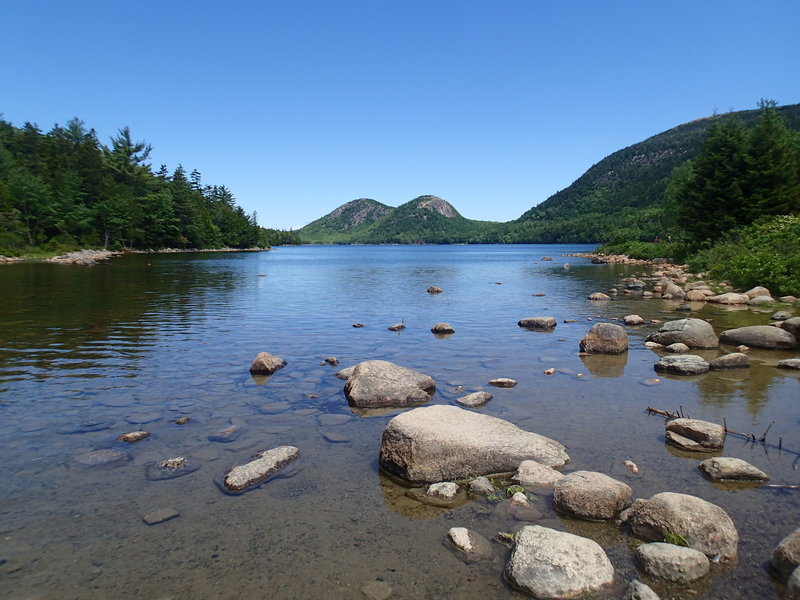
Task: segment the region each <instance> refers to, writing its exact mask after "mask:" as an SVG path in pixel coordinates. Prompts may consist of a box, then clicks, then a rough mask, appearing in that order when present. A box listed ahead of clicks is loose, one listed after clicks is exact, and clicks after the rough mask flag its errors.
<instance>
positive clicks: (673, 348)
mask: <svg viewBox="0 0 800 600" xmlns="http://www.w3.org/2000/svg"><path fill="white" fill-rule="evenodd" d="M664 350H666V351H667V352H672V354H686V353H687V352H689V346H687V345H686V344H684V343H683V342H675V343H674V344H670V345H669V346H665V347H664Z"/></svg>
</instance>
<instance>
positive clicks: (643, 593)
mask: <svg viewBox="0 0 800 600" xmlns="http://www.w3.org/2000/svg"><path fill="white" fill-rule="evenodd" d="M622 600H660V599H659V597H658V594H656V593H655V592H654V591H653V590H651V589H650V587H649V586H647V585H645V584H644V583H642V582H641V581H639V580H638V579H634V580H633V581H631V582H630V583H629V584H628V589H627V590H625V595H624V596H623V597H622Z"/></svg>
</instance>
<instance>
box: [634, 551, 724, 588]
mask: <svg viewBox="0 0 800 600" xmlns="http://www.w3.org/2000/svg"><path fill="white" fill-rule="evenodd" d="M634 554H635V555H636V559H637V560H638V562H639V564H640V565H641V567H642V570H643V571H644V572H645V573H646V574H647V575H648V576H649V577H653V578H655V579H666V580H667V581H672V582H675V583H684V584H685V583H691V582H692V581H696V580H698V579H700V578H701V577H705V576H706V575H707V574H708V571H709V569H710V568H711V564H710V563H709V560H708V557H706V555H705V554H703V553H702V552H700V551H699V550H695V549H694V548H683V547H681V546H675V545H673V544H666V543H664V542H652V543H650V544H642V545H641V546H639V547H638V548H636V550H635V551H634Z"/></svg>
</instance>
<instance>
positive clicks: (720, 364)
mask: <svg viewBox="0 0 800 600" xmlns="http://www.w3.org/2000/svg"><path fill="white" fill-rule="evenodd" d="M708 367H709V369H710V370H712V371H720V370H723V369H747V368H749V367H750V358H749V357H748V356H747V354H745V353H743V352H731V353H730V354H724V355H723V356H718V357H717V358H715V359H713V360H712V361H711V362H709V363H708Z"/></svg>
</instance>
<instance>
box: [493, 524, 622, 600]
mask: <svg viewBox="0 0 800 600" xmlns="http://www.w3.org/2000/svg"><path fill="white" fill-rule="evenodd" d="M505 573H506V578H507V579H508V582H509V583H510V584H511V585H512V587H515V588H517V589H519V590H522V591H524V592H527V593H528V594H531V595H532V596H533V597H534V598H541V599H546V598H576V597H580V596H581V595H582V594H590V593H592V592H597V591H599V590H601V589H603V588H604V587H605V586H609V585H611V584H612V583H613V581H614V567H613V566H612V565H611V561H609V559H608V556H606V553H605V552H604V551H603V549H602V548H601V547H600V545H599V544H597V543H596V542H594V541H592V540H590V539H587V538H583V537H580V536H577V535H572V534H571V533H564V532H562V531H556V530H554V529H548V528H546V527H541V526H538V525H528V526H526V527H523V528H522V529H521V530H520V531H519V532H518V533H517V534H516V536H515V541H514V549H513V551H512V553H511V558H510V559H509V561H508V564H507V566H506V571H505Z"/></svg>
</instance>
